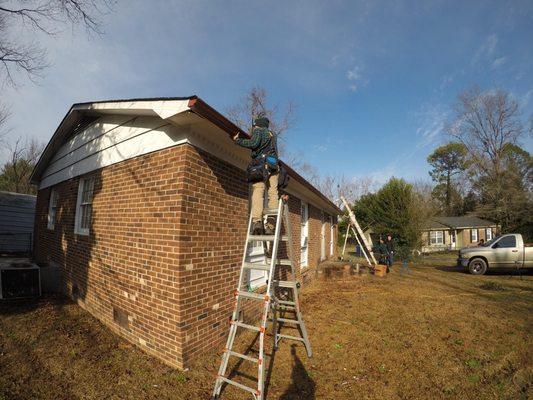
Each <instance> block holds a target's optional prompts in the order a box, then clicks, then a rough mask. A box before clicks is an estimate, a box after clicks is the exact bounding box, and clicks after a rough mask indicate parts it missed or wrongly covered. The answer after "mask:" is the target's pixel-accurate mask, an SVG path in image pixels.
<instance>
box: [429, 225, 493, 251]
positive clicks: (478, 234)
mask: <svg viewBox="0 0 533 400" xmlns="http://www.w3.org/2000/svg"><path fill="white" fill-rule="evenodd" d="M498 231H499V229H498V225H497V224H496V223H494V222H492V221H489V220H486V219H481V218H478V217H473V216H461V217H436V218H433V219H432V220H430V221H427V222H426V224H425V226H424V228H423V230H422V243H423V245H422V251H423V252H424V253H430V252H433V251H442V250H455V249H460V248H462V247H469V246H476V245H477V244H478V243H479V241H480V240H482V239H483V240H484V241H487V240H491V239H492V238H494V237H495V236H496V235H497V233H498Z"/></svg>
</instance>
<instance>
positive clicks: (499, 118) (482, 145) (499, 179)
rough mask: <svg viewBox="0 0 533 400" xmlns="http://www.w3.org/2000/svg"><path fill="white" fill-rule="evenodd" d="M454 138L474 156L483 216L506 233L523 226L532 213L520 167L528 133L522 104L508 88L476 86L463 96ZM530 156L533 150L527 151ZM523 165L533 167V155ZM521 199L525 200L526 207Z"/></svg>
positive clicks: (472, 167) (451, 125)
mask: <svg viewBox="0 0 533 400" xmlns="http://www.w3.org/2000/svg"><path fill="white" fill-rule="evenodd" d="M454 111H455V114H454V116H453V119H452V120H451V122H450V123H449V124H448V126H447V132H448V134H449V135H450V136H451V137H453V138H454V139H455V140H457V141H459V142H461V143H463V144H464V145H465V147H466V149H467V150H468V155H469V157H470V158H471V164H470V170H469V172H470V176H471V177H472V181H473V184H472V187H473V188H474V189H475V191H476V192H477V195H478V197H479V200H480V204H479V206H478V208H477V210H476V211H477V213H478V214H480V215H481V216H484V217H487V218H490V219H493V220H495V221H496V222H498V223H500V224H501V225H502V228H503V230H504V231H505V230H506V229H512V227H514V226H519V225H520V224H522V221H521V220H522V219H523V217H522V216H521V214H520V211H521V210H524V209H531V193H530V192H529V191H528V189H527V188H528V185H527V184H526V183H525V182H524V181H523V180H524V179H525V177H526V176H528V175H529V174H525V173H524V172H519V171H521V170H522V169H523V168H516V167H515V164H516V162H517V160H518V159H519V155H520V154H521V153H520V152H521V151H523V150H522V149H521V148H520V147H519V146H518V143H519V141H520V139H521V138H522V137H523V136H524V134H525V132H526V131H525V129H524V127H523V123H522V118H521V112H520V108H519V105H518V102H517V101H516V100H514V99H513V98H512V97H511V96H510V95H509V94H508V93H507V92H505V91H503V90H491V91H484V92H482V91H481V90H480V89H479V88H474V89H471V90H469V91H466V92H464V93H462V94H460V95H459V99H458V102H457V104H456V105H455V107H454ZM525 153H527V152H525ZM524 157H525V159H527V160H526V161H525V162H524V163H523V164H524V165H525V166H526V167H527V168H531V164H530V162H529V161H528V160H529V153H527V154H525V156H524ZM517 199H521V200H520V201H521V203H520V205H518V203H517Z"/></svg>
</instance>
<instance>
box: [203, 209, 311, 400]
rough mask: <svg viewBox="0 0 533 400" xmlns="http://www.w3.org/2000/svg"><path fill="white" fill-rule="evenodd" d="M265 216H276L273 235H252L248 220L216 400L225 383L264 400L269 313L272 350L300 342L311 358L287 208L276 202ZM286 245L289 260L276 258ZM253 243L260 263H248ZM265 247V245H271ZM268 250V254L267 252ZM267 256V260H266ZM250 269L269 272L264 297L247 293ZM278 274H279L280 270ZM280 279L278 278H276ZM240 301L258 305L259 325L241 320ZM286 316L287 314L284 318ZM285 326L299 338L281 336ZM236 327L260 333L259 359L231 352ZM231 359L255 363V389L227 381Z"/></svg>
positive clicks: (250, 220)
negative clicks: (260, 245)
mask: <svg viewBox="0 0 533 400" xmlns="http://www.w3.org/2000/svg"><path fill="white" fill-rule="evenodd" d="M264 216H265V217H267V216H276V217H277V218H276V227H275V230H274V235H251V234H250V230H251V225H252V218H251V216H250V218H249V221H248V231H247V235H246V244H245V246H244V255H243V258H242V265H241V271H240V275H239V282H238V284H237V290H236V291H235V300H236V301H235V308H234V310H233V315H232V317H231V321H230V330H229V335H228V340H227V342H226V347H225V348H224V352H223V354H222V361H221V363H220V368H219V370H218V374H217V377H216V381H215V388H214V390H213V397H212V399H219V398H220V397H219V396H220V393H221V390H222V386H223V385H224V384H225V383H226V384H228V385H233V386H235V387H237V388H239V389H242V390H244V391H247V392H249V393H250V394H251V395H252V396H253V398H254V400H264V392H265V391H264V385H265V365H266V363H265V361H264V360H265V346H264V343H265V334H266V330H267V323H268V322H269V318H268V316H269V313H271V321H272V335H273V339H274V348H276V347H277V346H278V343H279V341H280V340H282V339H290V340H297V341H301V342H303V344H304V345H305V348H306V351H307V355H308V356H309V357H311V356H312V350H311V343H310V342H309V337H308V335H307V330H306V329H305V324H304V321H303V318H302V313H301V311H300V303H299V301H298V299H299V297H298V289H299V287H300V285H299V283H298V282H297V281H296V275H295V268H294V267H295V264H294V257H293V249H292V240H291V237H292V236H291V225H290V214H289V206H288V204H287V202H286V201H284V200H283V199H280V200H279V203H278V208H277V209H274V210H265V212H264ZM282 224H283V225H284V226H285V235H282V229H281V226H282ZM281 241H284V242H286V247H287V253H288V256H289V259H279V258H278V252H279V250H280V246H279V245H280V242H281ZM253 242H262V243H263V255H264V259H263V263H252V262H249V261H248V260H247V257H248V247H249V246H250V245H251V244H252V243H253ZM270 243H271V245H270V246H267V245H265V244H270ZM269 248H270V250H271V251H270V254H267V253H268V249H269ZM268 256H270V258H268ZM280 266H283V267H288V271H287V274H286V275H287V278H285V279H287V280H280V279H281V277H282V276H283V275H282V274H280V275H276V272H277V271H279V268H278V267H280ZM250 270H262V271H267V272H268V280H267V286H266V291H265V293H264V294H258V293H253V292H248V291H247V290H246V288H247V283H246V277H247V276H248V274H247V272H248V271H250ZM280 272H281V271H280ZM278 278H279V279H278ZM243 300H251V301H257V302H261V303H262V305H261V309H262V311H261V319H260V324H259V326H255V325H250V324H246V323H244V322H243V321H242V318H241V310H242V307H243V304H242V303H243ZM280 312H282V313H283V314H282V315H283V318H280V317H278V313H280ZM286 313H288V314H289V315H287V314H286ZM284 324H289V325H291V326H293V327H294V325H295V327H296V328H297V329H298V331H299V334H300V336H299V337H297V336H291V335H286V334H282V333H281V328H282V327H283V326H284ZM238 328H241V329H247V330H251V331H255V332H258V333H259V356H258V357H257V358H255V357H250V356H248V355H246V354H241V353H238V352H236V351H233V347H234V344H235V343H234V342H235V336H236V335H237V330H238ZM230 357H237V358H240V359H242V360H245V361H249V362H252V363H256V364H257V367H258V369H257V387H256V388H253V387H250V386H246V385H244V384H242V383H239V382H236V381H235V380H232V379H229V378H228V377H227V376H226V372H227V369H228V362H229V360H230Z"/></svg>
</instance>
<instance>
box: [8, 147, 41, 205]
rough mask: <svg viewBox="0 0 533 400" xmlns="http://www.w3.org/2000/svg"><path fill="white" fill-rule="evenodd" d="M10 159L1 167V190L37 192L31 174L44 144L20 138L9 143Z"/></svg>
mask: <svg viewBox="0 0 533 400" xmlns="http://www.w3.org/2000/svg"><path fill="white" fill-rule="evenodd" d="M7 147H8V151H9V159H8V161H7V162H6V163H5V164H4V165H3V166H2V168H1V169H0V190H6V191H8V192H15V193H28V194H33V193H35V188H34V187H33V186H32V185H30V175H31V173H32V171H33V168H34V167H35V164H36V163H37V161H38V160H39V156H40V155H41V153H42V151H43V148H44V146H43V144H42V143H39V142H38V141H37V140H35V139H31V140H28V139H26V140H25V141H22V140H21V139H18V140H16V141H15V143H14V144H12V145H8V146H7Z"/></svg>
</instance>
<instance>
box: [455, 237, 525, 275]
mask: <svg viewBox="0 0 533 400" xmlns="http://www.w3.org/2000/svg"><path fill="white" fill-rule="evenodd" d="M457 265H458V266H459V267H462V268H468V271H469V272H470V273H471V274H473V275H483V274H484V273H485V272H487V270H488V269H489V268H491V269H495V268H531V267H533V244H531V243H524V240H523V238H522V235H521V234H519V233H509V234H506V235H501V236H498V237H495V238H494V239H492V240H489V241H488V242H486V243H485V244H483V245H481V246H477V247H464V248H462V249H461V250H459V258H458V259H457Z"/></svg>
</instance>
